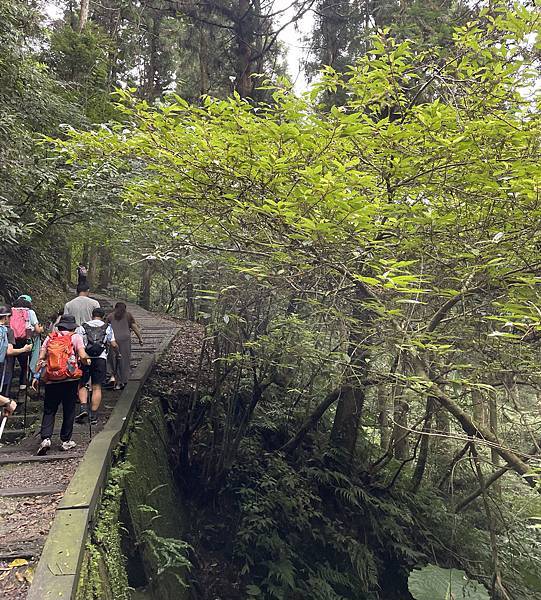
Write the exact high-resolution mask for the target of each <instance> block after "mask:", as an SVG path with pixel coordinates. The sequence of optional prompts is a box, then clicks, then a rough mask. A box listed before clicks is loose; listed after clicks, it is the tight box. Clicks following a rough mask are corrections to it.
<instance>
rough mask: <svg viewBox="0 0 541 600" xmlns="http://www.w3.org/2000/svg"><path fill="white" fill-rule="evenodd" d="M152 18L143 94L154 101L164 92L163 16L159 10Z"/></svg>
mask: <svg viewBox="0 0 541 600" xmlns="http://www.w3.org/2000/svg"><path fill="white" fill-rule="evenodd" d="M151 19H152V23H150V24H149V27H148V31H147V43H148V56H147V60H146V63H145V81H144V86H143V94H144V96H145V98H146V99H147V100H150V101H154V100H156V98H159V97H160V95H161V94H162V92H163V90H162V85H161V80H160V68H159V60H160V58H159V54H160V43H159V42H160V30H161V19H162V16H161V14H160V13H159V12H158V11H154V12H153V14H152V17H151Z"/></svg>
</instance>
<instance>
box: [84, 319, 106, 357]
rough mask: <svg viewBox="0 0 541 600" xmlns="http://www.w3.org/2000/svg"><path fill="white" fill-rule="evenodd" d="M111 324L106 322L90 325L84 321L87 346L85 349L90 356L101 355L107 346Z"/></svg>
mask: <svg viewBox="0 0 541 600" xmlns="http://www.w3.org/2000/svg"><path fill="white" fill-rule="evenodd" d="M108 327H109V325H107V323H104V324H103V325H89V324H88V323H83V329H84V330H85V334H86V346H85V350H86V353H87V354H88V356H91V357H92V358H96V357H97V356H99V355H100V354H101V353H102V352H103V351H104V350H105V348H106V347H107V342H106V339H107V328H108Z"/></svg>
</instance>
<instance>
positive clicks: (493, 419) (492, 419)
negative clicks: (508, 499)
mask: <svg viewBox="0 0 541 600" xmlns="http://www.w3.org/2000/svg"><path fill="white" fill-rule="evenodd" d="M488 415H489V425H490V431H492V433H493V434H494V435H495V436H496V437H497V436H498V403H497V401H496V396H495V394H494V393H491V394H490V396H489V399H488ZM490 456H491V459H492V464H493V465H494V467H496V469H499V467H500V466H501V461H500V455H499V454H498V453H497V452H496V450H495V449H494V448H491V449H490ZM494 489H495V490H496V493H497V494H498V495H501V491H502V490H501V486H500V482H499V481H498V482H496V483H494Z"/></svg>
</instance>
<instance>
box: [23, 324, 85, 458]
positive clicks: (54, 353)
mask: <svg viewBox="0 0 541 600" xmlns="http://www.w3.org/2000/svg"><path fill="white" fill-rule="evenodd" d="M57 329H58V331H53V333H51V334H50V335H48V336H47V339H46V340H45V342H43V347H42V348H41V353H40V357H39V361H38V372H37V373H36V377H35V378H34V381H33V382H32V387H33V388H34V389H37V386H38V383H39V378H40V376H41V373H42V372H43V379H44V381H45V398H44V403H43V419H42V421H41V444H40V445H39V448H38V451H37V454H38V455H43V454H46V453H47V451H48V450H49V448H50V447H51V436H52V435H53V429H54V421H55V416H56V412H57V410H58V407H59V405H60V403H62V428H61V429H60V440H61V442H62V444H61V449H62V450H71V449H72V448H74V447H75V446H76V444H75V442H74V441H73V440H72V439H71V436H72V433H73V422H74V419H75V407H76V404H77V390H78V388H79V381H80V379H81V377H82V376H83V372H82V371H81V369H80V367H79V361H81V362H86V364H90V357H89V356H88V354H87V353H86V351H85V347H84V343H83V338H82V337H81V336H80V335H79V334H77V333H75V330H76V329H77V323H76V322H75V317H74V316H73V315H63V316H62V318H61V319H60V321H59V322H58V325H57Z"/></svg>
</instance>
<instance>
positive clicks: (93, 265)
mask: <svg viewBox="0 0 541 600" xmlns="http://www.w3.org/2000/svg"><path fill="white" fill-rule="evenodd" d="M98 258H99V255H98V249H97V247H96V246H95V245H94V244H93V245H92V246H91V247H90V253H89V257H88V282H89V285H90V287H91V288H93V289H95V288H96V287H97V284H98Z"/></svg>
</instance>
